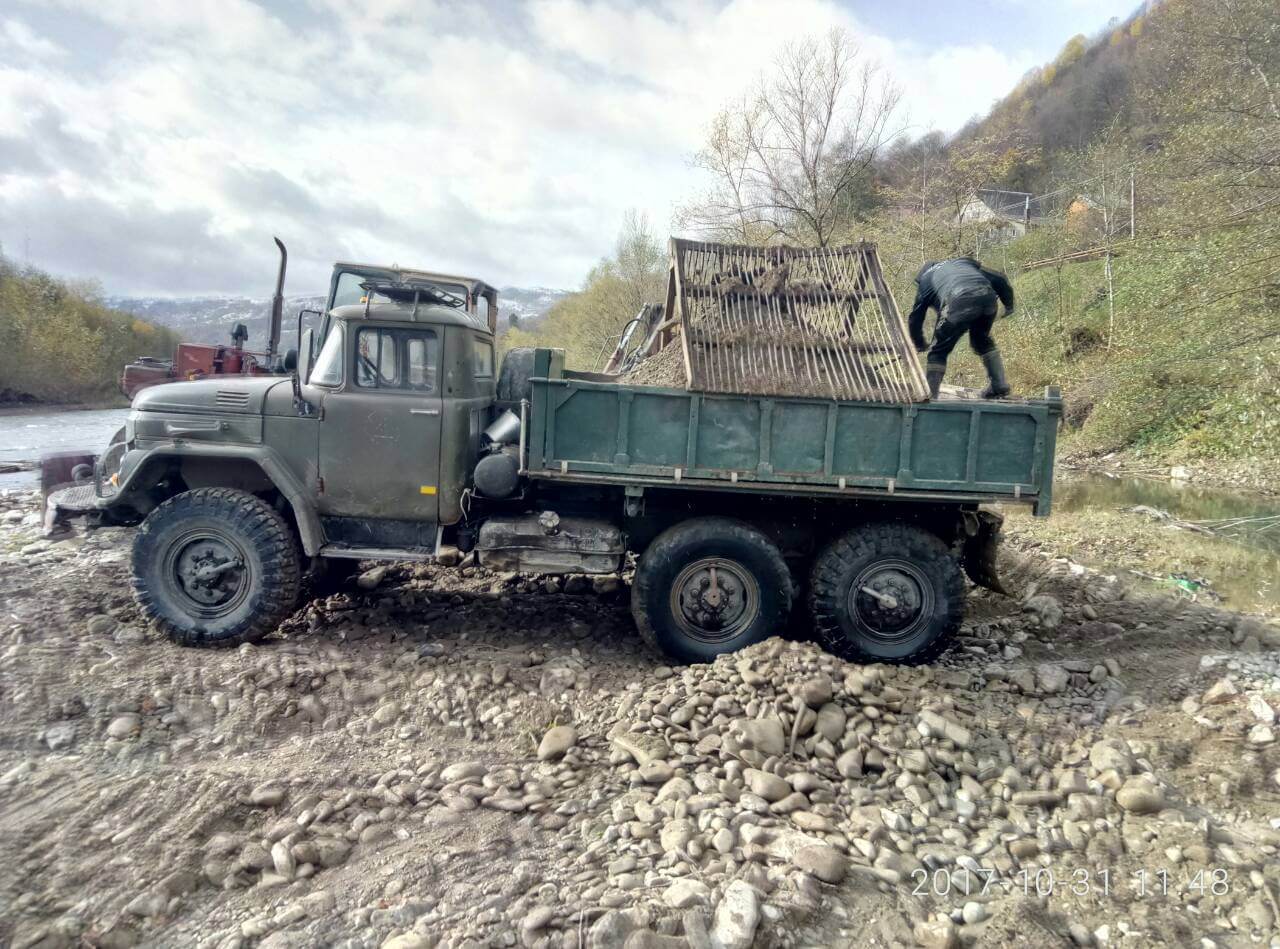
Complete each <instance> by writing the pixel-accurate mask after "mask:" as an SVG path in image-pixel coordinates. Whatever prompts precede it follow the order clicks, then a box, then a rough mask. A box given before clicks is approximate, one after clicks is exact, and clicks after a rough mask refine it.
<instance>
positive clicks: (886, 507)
mask: <svg viewBox="0 0 1280 949" xmlns="http://www.w3.org/2000/svg"><path fill="white" fill-rule="evenodd" d="M343 266H345V267H347V268H348V270H349V272H351V273H352V274H354V276H353V277H352V278H351V279H352V280H355V281H356V282H358V283H359V285H360V294H359V296H358V297H357V298H356V302H343V301H341V300H335V301H334V303H335V305H334V306H333V307H332V308H331V309H329V310H328V311H327V312H326V313H324V314H323V321H322V324H321V325H322V328H323V331H324V336H323V340H313V331H311V330H308V331H307V332H306V333H301V332H300V333H299V345H298V350H297V352H298V353H300V354H301V355H300V356H299V357H296V358H295V357H294V356H293V355H292V354H291V355H290V356H289V357H287V359H286V364H287V365H289V366H291V367H293V372H292V375H290V376H283V377H251V376H234V377H232V376H228V377H223V378H217V379H209V380H204V381H195V382H180V383H172V384H166V385H158V386H153V387H150V388H147V389H145V390H143V391H141V392H139V393H138V395H137V396H136V398H135V399H134V401H133V406H132V410H131V412H130V414H129V418H128V423H127V425H126V426H125V428H124V430H123V431H122V432H121V433H120V434H119V436H118V437H117V439H115V440H114V442H113V444H112V445H111V446H109V448H108V449H107V451H105V452H104V453H102V454H101V455H100V456H99V457H98V458H97V460H96V462H95V465H94V474H93V478H92V482H91V483H82V484H78V485H75V486H72V487H70V488H66V489H63V490H61V491H57V492H55V493H53V494H51V495H50V496H49V498H48V502H47V503H48V523H49V525H50V527H51V529H52V528H53V527H55V526H56V525H57V524H58V523H59V522H60V521H61V520H62V519H64V518H65V517H67V516H70V515H77V514H81V515H84V514H87V515H91V516H93V517H95V518H97V519H100V520H105V521H108V522H112V523H119V524H137V525H139V527H138V531H137V535H136V539H135V543H134V546H133V584H134V589H135V592H136V597H137V600H138V603H139V604H140V606H141V608H142V610H143V611H144V612H145V613H146V615H147V616H148V617H150V618H151V619H153V620H154V621H156V622H157V623H158V624H159V625H160V626H161V627H162V628H163V629H165V630H166V631H167V632H168V634H169V635H170V636H171V637H172V638H173V639H175V640H176V641H178V642H180V643H184V644H189V645H221V644H235V643H241V642H245V641H250V640H253V639H256V638H259V637H262V636H265V635H267V634H268V633H270V632H271V631H273V630H274V629H275V628H276V627H277V626H278V625H279V623H280V622H281V621H282V620H283V619H284V618H286V617H287V616H288V615H289V614H290V613H291V612H292V611H293V610H295V609H296V607H297V605H298V601H299V597H300V596H301V592H302V590H303V589H304V580H305V579H306V577H307V576H308V575H310V576H311V577H312V578H313V579H314V580H316V581H319V580H322V579H324V578H325V577H326V576H328V575H331V574H333V573H334V572H335V571H336V572H338V573H342V572H347V573H349V572H350V570H351V568H352V567H354V566H355V565H356V564H357V563H358V562H360V561H369V560H384V561H405V560H429V559H432V558H436V557H438V556H439V555H440V554H441V552H442V551H444V550H446V549H448V550H450V551H451V552H452V549H453V548H456V549H457V550H459V551H461V552H462V553H463V554H467V553H469V552H472V551H474V552H475V556H476V557H477V558H478V560H479V562H480V563H481V564H484V565H488V566H490V567H492V568H494V569H499V570H509V571H518V572H521V573H531V574H611V573H621V572H623V571H626V570H628V569H630V568H631V563H632V561H631V559H630V558H632V557H634V579H633V581H632V585H631V608H632V612H633V614H634V616H635V620H636V625H637V627H638V628H639V631H640V633H641V634H642V635H643V636H644V637H645V638H646V639H647V640H648V641H650V642H651V643H652V644H654V645H655V646H657V647H658V648H660V649H662V650H664V651H665V652H666V653H668V654H669V655H671V656H673V657H675V658H677V659H680V660H685V661H696V660H705V659H708V658H710V657H712V656H714V655H716V654H718V653H721V652H725V651H730V650H734V649H738V648H740V647H743V646H746V645H748V644H750V643H752V642H756V641H758V640H761V639H763V638H765V637H768V636H770V635H773V634H776V633H779V632H781V631H783V630H784V628H787V627H789V626H790V627H791V628H794V621H795V620H796V619H797V618H799V619H800V621H801V622H802V623H803V624H804V625H806V626H807V627H808V628H810V629H812V631H813V633H814V634H815V635H816V636H817V637H818V638H819V639H820V641H821V642H822V643H823V644H824V645H825V646H826V647H827V648H829V649H830V650H832V651H833V652H836V653H838V654H840V655H842V656H845V657H849V658H853V659H859V660H865V661H890V662H892V661H906V660H915V661H919V660H923V659H927V658H930V657H932V656H935V655H937V654H938V652H940V651H941V649H942V648H943V646H944V644H945V642H946V638H947V636H948V635H949V634H950V633H952V632H953V631H954V630H955V629H956V628H957V627H958V625H959V623H960V620H961V616H962V613H963V606H964V598H965V595H966V583H965V581H964V574H965V572H967V573H968V574H969V576H970V577H971V578H972V579H973V580H974V581H975V582H977V583H981V584H984V585H988V586H993V587H998V586H999V581H998V578H997V577H996V576H995V573H994V569H993V565H994V550H995V545H996V543H997V541H998V530H999V518H998V517H997V516H996V515H994V514H991V513H989V512H987V511H985V510H983V509H982V507H981V506H982V505H984V504H988V503H991V502H1000V503H1003V504H1027V505H1031V506H1033V508H1034V511H1035V513H1036V514H1037V515H1039V516H1045V515H1047V514H1048V513H1049V509H1050V503H1051V497H1052V481H1053V457H1054V443H1055V433H1056V430H1057V426H1058V421H1059V418H1060V415H1061V409H1062V406H1061V402H1060V400H1059V399H1058V398H1057V397H1056V395H1055V394H1054V393H1052V392H1050V393H1047V394H1046V397H1045V398H1043V399H1028V400H1021V401H980V400H973V401H970V400H943V401H937V402H932V403H929V402H925V403H914V402H909V403H898V404H894V403H887V402H874V401H858V400H841V399H822V398H816V397H804V398H801V397H784V396H774V395H752V396H734V395H731V394H723V393H711V392H698V391H689V390H687V389H680V388H660V387H650V386H639V385H627V384H623V383H621V382H620V381H618V378H617V377H612V376H604V375H600V374H593V373H582V372H574V371H570V370H567V369H565V368H564V360H563V354H562V353H561V352H559V351H557V350H552V349H537V350H513V351H511V352H509V353H507V355H506V357H505V359H504V360H503V361H502V363H501V365H500V366H498V365H495V355H494V327H495V324H496V320H495V319H494V316H495V315H496V314H495V313H494V312H493V306H492V304H493V303H495V302H496V301H493V300H490V307H489V312H488V313H482V312H479V311H478V310H477V309H476V308H475V307H473V306H470V305H469V298H468V296H467V294H465V293H462V292H459V290H458V287H457V286H456V285H454V286H444V285H442V284H441V282H440V281H439V280H435V279H433V278H432V277H430V276H429V275H422V274H417V275H414V274H412V273H408V272H395V271H391V270H389V269H387V268H365V269H364V271H363V272H361V271H360V268H358V267H357V266H356V265H343ZM335 279H336V278H335ZM344 279H345V278H344ZM300 325H301V324H300ZM313 352H314V354H315V355H314V358H313V356H312V353H313ZM801 610H803V611H804V613H799V612H798V611H801ZM793 614H795V616H793Z"/></svg>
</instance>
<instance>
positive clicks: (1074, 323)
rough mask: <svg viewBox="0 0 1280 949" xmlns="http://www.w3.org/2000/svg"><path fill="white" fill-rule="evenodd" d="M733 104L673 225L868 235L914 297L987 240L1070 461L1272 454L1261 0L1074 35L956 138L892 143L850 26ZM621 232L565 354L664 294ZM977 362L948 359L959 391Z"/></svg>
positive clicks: (1275, 343)
mask: <svg viewBox="0 0 1280 949" xmlns="http://www.w3.org/2000/svg"><path fill="white" fill-rule="evenodd" d="M732 101H733V104H732V105H731V106H729V107H726V108H725V110H724V111H723V112H722V113H721V114H720V115H719V116H718V118H717V119H716V121H715V122H714V123H713V125H712V127H711V128H710V130H709V134H708V138H707V142H706V145H705V147H704V148H703V149H702V150H701V151H700V152H699V153H698V154H697V155H696V156H695V161H696V163H697V164H698V165H699V166H700V167H701V168H702V169H703V171H704V172H705V175H706V182H707V187H706V189H705V191H703V192H702V193H700V194H697V195H694V196H692V197H691V198H690V199H689V200H688V201H687V203H686V204H685V205H684V206H683V207H682V208H681V211H680V214H679V216H678V220H677V222H676V224H677V227H678V228H679V229H680V230H682V231H684V232H686V233H690V234H696V235H699V236H707V237H711V238H717V239H724V240H730V241H736V242H744V243H789V244H825V245H830V244H839V243H844V242H848V241H852V240H857V239H862V238H868V239H871V240H874V241H877V242H878V243H879V244H880V247H881V256H882V259H883V260H884V263H885V266H886V269H887V270H888V271H889V274H890V278H891V281H892V285H893V288H894V291H895V293H896V295H897V298H898V302H899V306H900V308H902V309H903V310H904V311H905V310H906V309H907V308H909V307H910V304H911V299H912V296H913V287H914V284H913V278H914V275H915V273H916V272H917V270H918V269H919V267H920V265H921V263H922V262H923V261H925V260H929V259H938V258H943V257H948V256H955V255H960V254H976V255H978V256H980V257H981V258H982V259H983V260H984V261H985V262H986V263H988V264H989V265H992V266H995V267H997V268H1001V269H1004V270H1006V271H1007V272H1008V273H1009V275H1010V276H1011V277H1012V278H1013V280H1014V285H1015V288H1016V292H1017V295H1018V298H1019V306H1018V311H1017V313H1016V314H1015V316H1014V317H1013V318H1012V319H1010V320H1008V321H1003V322H1002V323H1001V324H1000V325H999V326H998V329H997V335H998V337H999V338H1000V340H1001V341H1002V345H1003V347H1004V349H1005V353H1006V360H1005V361H1006V363H1007V364H1008V366H1009V369H1010V373H1011V376H1012V378H1013V381H1014V382H1015V385H1016V387H1017V391H1020V392H1023V393H1027V394H1034V393H1038V392H1039V391H1041V390H1042V389H1043V387H1044V386H1045V385H1048V384H1055V385H1060V386H1062V387H1063V388H1064V390H1065V391H1066V395H1067V399H1068V403H1069V412H1068V420H1069V429H1068V432H1067V438H1066V440H1065V444H1066V446H1067V450H1068V451H1069V452H1073V453H1076V454H1085V453H1089V454H1102V453H1108V452H1115V451H1123V452H1126V453H1128V454H1129V455H1132V456H1146V457H1148V458H1150V459H1151V461H1152V463H1153V464H1154V463H1173V462H1177V461H1182V460H1195V459H1201V460H1204V459H1224V460H1228V461H1233V460H1239V459H1246V458H1251V459H1254V460H1255V461H1256V460H1258V459H1280V397H1278V396H1277V392H1276V382H1275V380H1276V379H1278V378H1280V25H1277V19H1276V17H1275V7H1274V4H1273V3H1271V2H1269V0H1166V2H1163V3H1159V4H1147V5H1145V6H1144V7H1143V8H1142V9H1141V10H1140V11H1139V12H1137V13H1135V15H1134V16H1132V17H1130V18H1129V19H1128V20H1126V21H1124V22H1113V23H1112V24H1110V25H1109V26H1108V27H1107V28H1105V29H1104V30H1102V31H1101V32H1099V33H1098V34H1097V35H1095V36H1093V37H1085V36H1076V37H1073V38H1071V39H1070V40H1069V41H1068V42H1067V43H1066V44H1065V46H1064V48H1063V50H1062V52H1061V53H1060V54H1059V56H1058V57H1057V58H1056V59H1055V60H1054V62H1052V63H1048V64H1046V65H1045V66H1043V67H1042V68H1039V69H1035V70H1032V71H1031V72H1030V73H1029V74H1028V75H1027V76H1026V77H1024V79H1023V80H1022V81H1021V82H1020V83H1019V84H1018V86H1017V87H1016V88H1015V89H1013V90H1012V91H1011V92H1010V94H1009V96H1008V97H1007V98H1006V99H1004V100H1003V101H1002V102H1000V103H998V104H997V105H996V106H995V107H994V108H993V109H992V110H991V112H990V113H989V114H988V115H987V116H985V117H983V118H982V119H980V120H975V121H974V122H971V123H970V124H969V125H968V126H967V127H965V128H964V129H962V130H961V131H960V132H959V133H957V134H956V135H955V136H953V137H951V138H950V139H948V138H946V137H944V136H943V135H941V134H939V133H933V134H929V135H925V136H923V137H919V138H910V137H907V136H906V135H904V134H903V127H904V125H905V122H904V120H903V117H902V115H903V113H902V103H901V102H900V101H899V95H898V91H897V88H896V87H895V85H894V82H893V78H892V77H891V76H888V75H886V74H885V73H884V72H883V71H882V70H881V69H879V68H878V67H877V66H876V65H875V64H874V63H871V62H868V61H867V60H865V58H864V57H863V56H862V55H861V53H860V52H859V50H858V48H857V46H856V44H854V43H853V42H852V41H851V40H850V38H849V37H847V36H845V35H843V34H839V33H836V34H832V35H830V36H827V37H817V38H814V39H813V40H811V41H810V42H807V43H804V44H801V45H799V46H795V47H790V48H788V49H786V50H785V51H783V53H782V54H781V56H780V57H779V59H778V61H777V62H776V63H775V64H773V65H772V66H771V67H770V68H769V69H768V70H766V71H765V72H764V73H763V74H762V76H761V77H760V80H759V83H758V85H757V86H755V87H754V88H752V89H749V90H745V92H743V93H742V94H741V95H739V96H737V97H735V98H734V99H733V100H732ZM991 189H1001V193H998V194H996V193H995V192H994V191H992V190H991ZM981 194H985V195H987V201H986V203H987V204H988V205H989V206H988V207H987V208H986V210H984V209H983V203H982V202H979V201H978V199H977V196H979V195H981ZM993 194H995V198H994V199H992V198H991V195H993ZM990 206H994V210H992V207H990ZM975 209H977V211H978V212H980V213H977V214H975V213H974V211H975ZM633 223H634V222H633ZM628 233H629V236H628V237H627V239H626V240H624V241H623V244H621V245H620V248H619V254H618V255H617V257H616V258H615V259H610V260H608V261H604V262H602V264H601V265H600V267H599V268H598V269H597V271H595V272H594V273H593V274H592V275H591V277H590V278H589V280H588V281H587V283H586V285H585V288H584V290H583V291H582V292H581V293H579V294H576V295H574V296H573V297H571V298H569V299H567V300H565V301H563V302H562V303H561V304H560V305H559V306H558V307H557V308H556V309H555V310H554V311H553V313H552V317H551V318H550V319H548V321H547V323H546V324H545V326H544V328H543V329H542V331H541V333H540V334H539V337H538V339H539V340H540V341H542V342H549V343H552V344H555V345H564V346H566V348H568V350H569V355H570V361H571V364H575V365H578V366H580V367H584V368H589V367H590V366H591V364H592V363H593V362H594V360H595V357H596V353H597V352H598V351H599V350H600V348H601V345H602V344H603V343H604V342H605V341H606V340H607V339H608V338H609V337H610V336H611V335H613V334H616V333H617V332H619V330H620V329H621V326H622V325H623V324H624V323H625V321H626V320H627V319H628V318H629V317H631V316H632V315H634V313H635V311H636V310H637V309H638V308H639V307H638V301H639V300H640V299H643V298H644V297H642V296H640V294H642V293H649V294H650V296H649V297H647V298H648V299H658V296H657V294H656V293H654V292H653V291H652V290H651V289H650V288H651V286H652V285H653V284H654V283H655V281H656V282H658V283H660V280H661V248H660V247H659V245H658V244H657V243H656V242H655V241H654V240H653V239H652V237H650V236H648V235H647V233H645V232H644V230H643V228H642V229H640V231H637V230H636V229H635V228H634V227H632V228H631V229H630V230H629V232H628ZM646 242H647V245H648V249H647V250H646V251H645V252H644V253H640V254H637V253H636V251H635V248H636V247H638V246H641V245H644V244H646ZM623 245H627V246H629V247H630V248H631V249H630V250H626V251H624V250H623ZM624 259H627V260H631V261H635V260H637V259H643V260H645V261H646V264H645V267H642V268H640V269H639V270H636V269H635V268H628V267H626V266H620V265H619V262H620V261H622V260H624ZM646 268H648V269H646ZM513 339H515V340H518V341H519V342H521V343H527V342H530V341H531V340H530V338H529V337H528V336H527V334H521V335H519V336H518V337H513ZM981 372H982V370H981V367H980V365H979V363H978V361H977V360H976V359H975V358H973V357H972V355H971V354H969V353H967V352H965V353H957V355H956V356H954V357H953V359H952V368H951V370H950V373H949V379H948V381H961V382H969V383H977V382H979V381H980V378H981Z"/></svg>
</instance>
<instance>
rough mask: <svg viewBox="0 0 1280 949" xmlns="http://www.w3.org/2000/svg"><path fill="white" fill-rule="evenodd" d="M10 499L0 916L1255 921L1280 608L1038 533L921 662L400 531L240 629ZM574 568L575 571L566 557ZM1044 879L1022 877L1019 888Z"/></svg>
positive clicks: (516, 940)
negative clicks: (795, 635) (465, 554)
mask: <svg viewBox="0 0 1280 949" xmlns="http://www.w3.org/2000/svg"><path fill="white" fill-rule="evenodd" d="M32 503H33V502H32V501H31V500H30V499H29V498H9V499H0V521H2V522H3V523H0V611H2V615H0V853H3V854H4V855H5V857H6V859H5V860H4V861H3V862H2V863H0V905H2V906H4V907H5V909H4V911H3V912H0V944H3V945H12V946H15V947H31V946H45V947H54V946H73V945H77V944H88V945H94V946H126V945H135V944H146V945H156V946H175V945H201V946H210V947H213V946H219V947H222V946H228V947H229V946H240V945H262V946H276V947H282V946H304V945H316V944H328V945H346V946H393V947H398V949H409V947H417V946H434V945H448V946H490V945H493V946H513V945H522V946H556V947H559V946H565V947H574V946H580V945H581V946H585V945H592V946H601V947H606V946H623V945H624V944H625V945H626V946H628V947H639V946H684V945H689V946H698V947H702V946H713V947H717V949H718V947H737V949H745V947H746V946H749V945H752V944H754V945H757V946H772V945H788V946H789V945H842V944H849V945H864V944H865V945H893V944H907V945H912V944H916V943H919V944H923V945H929V946H951V945H956V944H973V945H984V946H985V945H990V946H1012V945H1027V944H1035V945H1054V944H1064V945H1066V944H1072V943H1073V942H1074V943H1075V944H1108V945H1125V946H1131V945H1132V946H1139V945H1152V944H1162V943H1163V944H1168V945H1188V944H1197V943H1198V942H1199V941H1200V940H1201V939H1203V938H1207V939H1210V940H1212V941H1213V943H1214V944H1217V945H1241V946H1243V945H1256V944H1259V943H1261V944H1267V943H1268V941H1270V944H1271V945H1277V944H1280V943H1278V942H1277V936H1276V933H1277V919H1280V905H1278V904H1277V899H1278V898H1280V860H1278V859H1277V848H1278V847H1280V750H1278V749H1277V745H1276V743H1275V740H1274V732H1275V729H1276V727H1277V726H1275V725H1272V724H1268V722H1267V719H1269V718H1271V719H1274V717H1275V714H1276V710H1277V709H1278V708H1280V652H1277V649H1278V648H1280V631H1278V630H1276V629H1275V628H1274V627H1271V626H1265V625H1263V624H1261V623H1258V622H1257V621H1255V620H1251V619H1248V618H1244V617H1240V616H1237V615H1235V614H1231V613H1227V612H1224V611H1221V610H1216V609H1213V608H1206V607H1202V606H1198V605H1194V604H1188V603H1182V602H1177V601H1173V600H1152V599H1143V598H1139V597H1137V596H1134V595H1131V594H1127V593H1126V592H1125V591H1124V589H1123V588H1121V587H1120V586H1119V585H1118V584H1114V583H1108V582H1106V581H1105V580H1103V579H1102V578H1100V577H1098V576H1097V575H1094V574H1084V575H1076V574H1075V573H1073V571H1072V570H1071V569H1069V565H1063V564H1053V563H1051V562H1050V561H1049V560H1048V559H1046V558H1043V557H1038V556H1030V557H1025V558H1023V559H1022V560H1021V562H1020V569H1021V578H1022V580H1023V581H1024V582H1025V583H1026V584H1027V586H1026V593H1027V598H1024V601H1022V602H1019V601H1014V600H1010V599H1007V598H1003V597H998V596H995V595H988V594H985V593H981V594H976V595H975V596H974V597H973V598H972V600H971V605H970V610H969V615H968V618H967V620H966V626H965V629H964V631H963V635H962V636H961V637H960V638H959V640H958V641H957V643H956V645H955V647H954V648H953V649H951V650H950V651H949V652H948V653H947V654H946V655H945V656H944V658H943V660H942V661H941V662H940V663H938V664H936V665H934V666H932V667H924V668H918V669H906V668H892V667H879V666H877V667H860V666H854V665H850V664H847V663H844V662H841V661H839V660H836V659H834V658H832V657H831V656H829V655H827V654H825V653H823V652H822V651H820V650H819V649H817V648H816V647H814V646H812V645H810V644H807V643H795V642H789V641H786V640H783V639H772V640H769V641H768V642H766V643H763V644H761V645H759V646H756V647H753V648H752V649H750V650H748V651H746V652H745V653H741V654H738V655H735V656H731V657H723V658H721V659H720V660H719V661H717V662H716V663H714V664H712V665H706V666H689V667H681V668H675V669H672V668H671V667H669V666H667V665H664V660H663V659H661V658H660V657H658V656H656V655H654V654H652V653H650V652H649V651H647V649H646V648H645V647H643V646H642V645H641V644H640V643H639V641H638V639H637V638H636V636H635V633H634V630H633V628H632V626H631V624H630V620H629V617H628V613H627V610H626V590H625V588H624V587H621V585H620V584H618V583H617V582H616V581H604V582H599V583H596V584H594V585H593V584H591V583H590V582H588V581H586V580H584V579H583V578H571V579H570V580H568V581H567V582H565V583H564V584H563V586H562V585H561V583H560V582H559V581H547V582H545V583H544V582H542V581H531V580H524V579H519V578H514V577H509V576H508V577H500V576H496V575H493V574H489V573H487V572H483V571H479V570H476V569H474V568H464V569H463V570H461V571H458V570H451V569H445V568H440V567H435V566H425V567H393V568H391V569H389V570H386V571H377V572H375V573H373V574H366V576H365V577H364V579H363V581H362V586H364V587H367V588H368V589H360V588H357V587H355V586H353V587H352V589H351V590H350V591H349V592H348V593H344V594H341V595H338V596H336V597H332V598H329V599H327V600H320V601H315V602H312V603H310V604H309V605H308V606H306V607H305V608H303V609H302V610H300V611H299V612H298V613H297V614H296V615H295V616H294V617H293V619H292V620H291V621H290V622H289V623H287V624H286V625H285V627H283V628H282V629H281V631H280V632H279V634H277V635H276V636H274V637H272V638H271V639H269V640H268V641H265V642H263V643H261V644H260V645H257V646H246V647H242V648H240V649H237V650H234V651H220V652H217V651H215V652H195V651H191V650H184V649H179V648H177V647H175V646H172V645H170V644H169V643H168V642H167V641H164V640H162V639H158V638H157V637H156V635H155V634H154V633H153V632H152V631H150V630H148V629H145V628H143V627H142V625H141V624H140V620H139V616H138V613H137V611H136V610H135V608H134V606H133V603H132V600H131V597H130V593H129V588H128V581H127V566H128V543H129V539H130V536H129V535H130V532H128V531H125V530H115V529H112V530H104V531H99V532H96V533H94V534H91V535H89V536H87V537H86V536H83V535H78V536H76V537H75V538H74V539H72V540H70V541H65V542H61V543H58V544H54V545H47V544H45V543H44V542H42V541H38V540H37V528H36V526H35V525H34V524H33V523H29V522H31V521H33V520H34V518H33V517H32V516H31V515H32V512H33V510H34V509H33V507H32V506H31V505H32ZM566 591H567V592H566ZM1037 887H1038V888H1039V895H1037Z"/></svg>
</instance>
